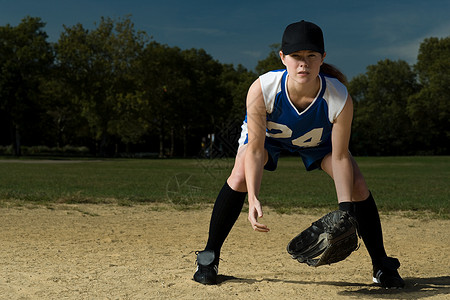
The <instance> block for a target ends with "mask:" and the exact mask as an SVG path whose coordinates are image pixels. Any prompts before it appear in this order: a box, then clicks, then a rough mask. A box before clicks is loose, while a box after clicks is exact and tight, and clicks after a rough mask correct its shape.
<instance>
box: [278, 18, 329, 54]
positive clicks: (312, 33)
mask: <svg viewBox="0 0 450 300" xmlns="http://www.w3.org/2000/svg"><path fill="white" fill-rule="evenodd" d="M301 50H311V51H315V52H319V53H321V54H322V55H323V54H324V53H325V47H324V43H323V33H322V29H320V27H319V26H317V25H316V24H314V23H311V22H307V21H305V20H302V21H300V22H296V23H292V24H290V25H288V26H287V27H286V29H285V30H284V33H283V40H282V42H281V51H283V53H284V54H285V55H289V54H291V53H294V52H297V51H301Z"/></svg>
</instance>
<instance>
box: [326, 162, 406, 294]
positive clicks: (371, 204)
mask: <svg viewBox="0 0 450 300" xmlns="http://www.w3.org/2000/svg"><path fill="white" fill-rule="evenodd" d="M351 160H352V166H353V192H352V202H343V203H339V208H340V209H341V210H345V211H348V212H349V213H350V214H352V215H353V216H354V217H355V218H356V220H357V221H358V224H359V233H360V235H361V237H362V239H363V241H364V244H365V245H366V248H367V251H368V252H369V255H370V257H371V259H372V264H373V267H374V281H376V282H378V283H380V284H382V285H383V286H385V287H403V286H404V282H403V280H402V279H401V277H400V275H398V272H397V269H398V267H399V265H400V264H399V262H398V260H396V259H394V258H390V257H387V255H386V251H385V248H384V243H383V232H382V228H381V221H380V216H379V214H378V208H377V206H376V204H375V200H374V198H373V196H372V193H370V191H369V189H368V187H367V183H366V181H365V179H364V176H363V174H362V173H361V170H360V169H359V166H358V164H357V163H356V161H355V159H354V158H353V157H351ZM321 167H322V169H323V170H324V171H325V172H327V173H328V174H329V175H330V176H331V177H333V171H332V167H331V155H330V154H329V155H327V156H326V157H325V158H324V159H323V161H322V164H321ZM382 270H384V276H383V277H382V278H379V277H381V274H378V275H377V273H379V272H380V271H382ZM389 273H390V275H392V276H390V277H387V276H386V274H389ZM380 281H381V282H380Z"/></svg>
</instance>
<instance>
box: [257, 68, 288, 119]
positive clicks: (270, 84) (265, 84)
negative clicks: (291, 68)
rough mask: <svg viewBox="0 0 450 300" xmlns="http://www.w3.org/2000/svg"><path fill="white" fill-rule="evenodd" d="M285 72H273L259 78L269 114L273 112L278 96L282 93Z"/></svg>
mask: <svg viewBox="0 0 450 300" xmlns="http://www.w3.org/2000/svg"><path fill="white" fill-rule="evenodd" d="M284 71H285V70H281V71H271V72H268V73H265V74H263V75H261V76H260V77H259V79H260V82H261V89H262V93H263V96H264V103H265V105H266V111H267V113H269V114H270V113H271V112H272V111H273V105H274V103H275V97H276V95H277V94H278V93H279V92H280V91H281V79H282V77H283V74H284Z"/></svg>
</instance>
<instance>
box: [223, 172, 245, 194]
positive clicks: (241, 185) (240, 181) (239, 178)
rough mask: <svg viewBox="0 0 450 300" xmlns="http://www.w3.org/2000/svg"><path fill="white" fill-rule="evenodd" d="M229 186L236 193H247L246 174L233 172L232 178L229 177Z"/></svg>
mask: <svg viewBox="0 0 450 300" xmlns="http://www.w3.org/2000/svg"><path fill="white" fill-rule="evenodd" d="M227 182H228V185H229V186H230V187H231V188H232V189H233V190H235V191H239V192H246V191H247V184H246V182H245V175H244V172H242V171H239V170H233V172H231V175H230V177H228V180H227Z"/></svg>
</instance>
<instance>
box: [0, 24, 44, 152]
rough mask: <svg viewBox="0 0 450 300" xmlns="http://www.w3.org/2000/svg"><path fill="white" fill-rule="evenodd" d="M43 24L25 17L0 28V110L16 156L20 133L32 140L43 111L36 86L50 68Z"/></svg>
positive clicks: (40, 83) (20, 140)
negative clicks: (13, 24)
mask: <svg viewBox="0 0 450 300" xmlns="http://www.w3.org/2000/svg"><path fill="white" fill-rule="evenodd" d="M44 26H45V23H43V22H41V19H40V18H32V17H26V18H24V19H23V20H22V22H21V23H20V24H19V25H18V26H16V27H12V26H10V25H9V24H8V25H6V26H3V27H0V65H1V70H0V109H1V110H3V111H4V113H5V115H6V118H7V119H8V120H7V123H8V124H9V128H10V132H11V140H12V141H13V149H14V154H15V155H17V156H19V155H21V150H20V147H21V144H22V138H23V136H24V135H25V136H26V137H27V138H28V139H30V142H33V141H31V139H33V138H35V133H36V130H38V129H39V128H40V126H41V125H42V123H40V120H41V118H40V116H41V115H42V114H43V113H45V112H43V111H42V110H41V105H40V102H41V94H40V88H41V85H42V83H43V82H45V78H46V77H47V76H48V72H49V70H50V68H51V65H52V62H53V52H52V47H51V45H50V44H49V43H48V42H47V41H46V40H47V34H46V33H45V32H44V31H43V27H44ZM34 142H36V140H35V141H34ZM37 142H39V141H37Z"/></svg>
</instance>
